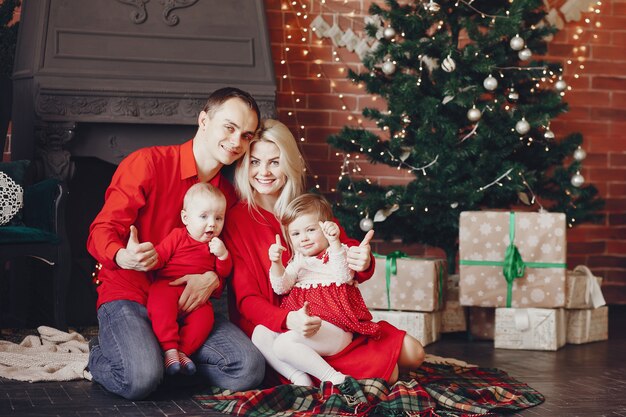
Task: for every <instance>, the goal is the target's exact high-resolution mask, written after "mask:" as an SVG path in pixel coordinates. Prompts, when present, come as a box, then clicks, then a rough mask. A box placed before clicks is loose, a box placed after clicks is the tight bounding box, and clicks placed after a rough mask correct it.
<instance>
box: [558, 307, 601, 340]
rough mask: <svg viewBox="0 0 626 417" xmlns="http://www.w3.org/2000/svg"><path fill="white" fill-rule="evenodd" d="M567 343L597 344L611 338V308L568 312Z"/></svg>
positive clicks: (566, 312)
mask: <svg viewBox="0 0 626 417" xmlns="http://www.w3.org/2000/svg"><path fill="white" fill-rule="evenodd" d="M565 314H566V315H567V343H572V344H575V345H579V344H581V343H589V342H597V341H598V340H607V339H608V338H609V308H608V307H607V306H604V307H599V308H587V309H584V310H566V311H565Z"/></svg>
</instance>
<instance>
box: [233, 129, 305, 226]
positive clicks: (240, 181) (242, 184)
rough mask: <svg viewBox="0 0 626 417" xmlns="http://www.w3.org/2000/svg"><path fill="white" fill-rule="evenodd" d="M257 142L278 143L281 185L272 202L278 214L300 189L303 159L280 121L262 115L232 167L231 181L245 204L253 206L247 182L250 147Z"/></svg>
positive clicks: (292, 138)
mask: <svg viewBox="0 0 626 417" xmlns="http://www.w3.org/2000/svg"><path fill="white" fill-rule="evenodd" d="M257 142H269V143H273V144H274V145H276V146H277V147H278V150H279V151H280V159H279V164H280V168H281V170H282V171H283V173H284V174H285V178H286V180H285V185H284V186H283V188H282V190H281V191H280V195H279V197H278V200H277V201H276V204H275V205H274V213H275V214H276V216H277V217H279V216H280V215H281V213H282V212H283V210H285V208H286V207H287V204H289V202H290V201H291V200H293V199H294V198H295V197H297V196H299V195H300V194H302V192H303V191H304V178H305V177H304V176H305V163H304V159H303V158H302V154H301V153H300V150H299V149H298V143H297V142H296V139H295V138H294V137H293V135H292V134H291V131H289V128H288V127H287V126H285V125H284V124H283V123H281V122H279V121H278V120H274V119H266V120H263V121H262V123H261V128H260V130H259V132H258V133H257V136H256V137H255V138H254V139H253V140H252V141H251V142H250V149H249V150H248V152H246V153H245V154H244V156H243V157H242V158H241V159H240V160H239V162H238V163H237V168H236V169H235V185H236V187H237V193H238V194H239V197H240V198H241V199H242V200H247V201H248V207H250V208H251V209H255V210H256V209H257V205H256V203H255V201H254V193H255V191H254V189H253V188H252V186H251V185H250V179H249V172H250V158H251V153H252V148H253V147H254V144H255V143H257Z"/></svg>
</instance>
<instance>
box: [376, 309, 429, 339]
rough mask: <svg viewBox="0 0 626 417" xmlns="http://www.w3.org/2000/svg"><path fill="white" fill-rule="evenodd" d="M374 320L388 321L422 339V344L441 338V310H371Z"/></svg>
mask: <svg viewBox="0 0 626 417" xmlns="http://www.w3.org/2000/svg"><path fill="white" fill-rule="evenodd" d="M370 312H371V313H372V316H373V317H374V321H382V320H384V321H386V322H387V323H389V324H392V325H393V326H395V327H397V328H398V329H401V330H404V331H406V332H407V333H408V334H410V335H411V336H413V337H414V338H416V339H417V340H419V341H420V343H421V344H422V346H426V345H428V344H431V343H433V342H435V341H437V340H439V338H440V336H441V331H440V329H441V312H439V311H436V312H433V313H417V312H412V311H381V310H370Z"/></svg>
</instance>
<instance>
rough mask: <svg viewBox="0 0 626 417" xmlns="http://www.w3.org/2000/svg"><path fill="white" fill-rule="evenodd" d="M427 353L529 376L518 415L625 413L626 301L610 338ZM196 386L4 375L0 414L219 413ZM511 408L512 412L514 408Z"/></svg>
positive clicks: (454, 343) (448, 344)
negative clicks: (120, 393) (143, 393)
mask: <svg viewBox="0 0 626 417" xmlns="http://www.w3.org/2000/svg"><path fill="white" fill-rule="evenodd" d="M427 351H428V352H429V353H432V354H435V355H439V356H447V357H454V358H458V359H463V360H465V361H467V362H471V363H475V364H477V365H479V366H483V367H496V368H500V369H502V370H505V371H507V372H508V373H509V375H511V376H513V377H515V378H517V379H519V380H521V381H524V382H526V383H528V384H529V385H530V386H532V387H533V388H535V389H537V390H538V391H539V392H541V393H542V394H544V395H545V397H546V402H545V403H543V404H541V405H539V406H537V407H534V408H531V409H528V410H525V411H523V412H520V413H518V414H513V415H514V416H522V417H530V416H542V417H544V416H545V417H561V416H568V417H576V416H580V417H601V416H607V417H608V416H610V417H616V416H625V417H626V360H625V358H626V308H624V307H617V306H611V308H610V339H609V341H606V342H596V343H590V344H585V345H566V346H565V347H564V348H562V349H561V350H559V351H557V352H538V351H516V350H504V349H494V348H493V343H491V342H468V341H466V340H465V337H463V336H462V335H458V334H457V335H444V338H443V339H442V340H441V341H439V342H437V343H434V344H432V345H429V346H428V347H427ZM191 392H192V389H190V388H187V389H180V388H173V387H171V386H169V387H168V386H164V387H162V388H161V389H159V391H158V392H156V393H155V394H153V395H152V396H151V397H150V398H148V399H147V400H145V401H136V402H131V401H126V400H123V399H121V398H119V397H116V396H114V395H111V394H109V393H107V392H105V391H103V390H102V389H101V388H100V386H99V385H97V384H92V383H90V382H87V381H77V382H63V383H34V384H29V383H22V382H16V381H10V380H6V379H2V378H0V416H63V417H65V416H106V417H114V416H183V415H184V416H195V415H204V416H207V415H208V416H218V415H219V416H221V415H222V414H219V413H215V412H210V411H206V410H203V409H201V408H200V407H199V406H198V405H197V404H196V403H195V402H194V401H193V400H192V399H191ZM508 415H511V414H508Z"/></svg>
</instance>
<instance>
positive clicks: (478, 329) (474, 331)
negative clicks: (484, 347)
mask: <svg viewBox="0 0 626 417" xmlns="http://www.w3.org/2000/svg"><path fill="white" fill-rule="evenodd" d="M495 325H496V309H495V308H493V307H469V330H470V334H471V335H472V338H474V339H477V340H493V336H494V332H495Z"/></svg>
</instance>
